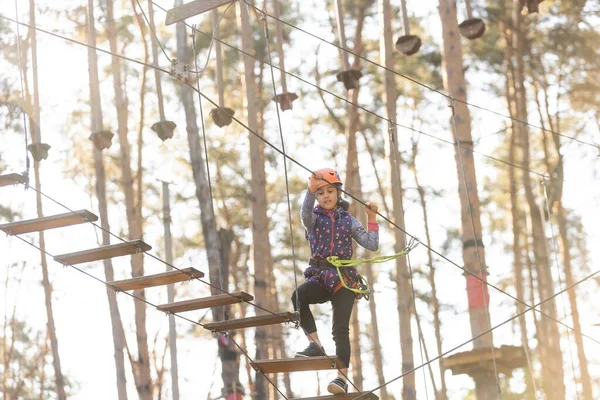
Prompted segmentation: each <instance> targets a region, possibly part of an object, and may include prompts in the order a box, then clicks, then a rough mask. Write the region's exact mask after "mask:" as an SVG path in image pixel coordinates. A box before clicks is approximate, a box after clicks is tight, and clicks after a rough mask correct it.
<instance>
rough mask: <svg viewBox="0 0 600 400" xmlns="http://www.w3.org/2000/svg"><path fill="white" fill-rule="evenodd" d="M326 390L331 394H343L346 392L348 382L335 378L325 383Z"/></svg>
mask: <svg viewBox="0 0 600 400" xmlns="http://www.w3.org/2000/svg"><path fill="white" fill-rule="evenodd" d="M327 391H328V392H329V393H331V394H345V393H348V384H347V383H346V381H345V380H343V379H342V378H335V379H334V380H332V381H331V382H329V385H327Z"/></svg>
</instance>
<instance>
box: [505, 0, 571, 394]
mask: <svg viewBox="0 0 600 400" xmlns="http://www.w3.org/2000/svg"><path fill="white" fill-rule="evenodd" d="M514 7H515V8H514V12H513V46H514V48H515V60H516V68H515V76H514V86H515V88H514V91H515V103H516V112H517V118H518V119H519V120H521V121H527V97H526V92H525V73H524V60H523V56H524V40H525V30H526V26H525V25H524V24H523V23H522V22H523V18H522V16H521V13H520V10H521V6H520V5H519V3H518V2H517V1H515V2H514ZM513 129H516V130H517V131H518V132H519V141H520V142H521V146H522V147H523V153H522V157H523V161H522V165H523V168H525V169H529V164H530V162H529V159H530V155H529V151H530V150H529V147H530V144H529V133H528V129H527V125H525V124H521V123H518V124H517V123H513ZM523 184H524V187H525V197H526V199H527V204H528V206H529V212H530V216H531V233H532V237H533V254H534V260H535V269H536V272H537V278H538V291H539V295H540V299H541V300H545V299H548V298H549V297H551V296H552V295H553V294H554V283H553V280H552V272H551V270H550V262H549V259H548V249H547V243H546V237H545V233H544V227H543V222H542V215H541V213H540V209H539V206H538V204H537V203H536V198H535V195H534V193H533V187H532V182H531V177H530V175H529V174H528V173H524V174H523ZM541 310H542V311H543V312H544V313H545V314H547V315H550V316H552V317H556V304H555V301H554V300H552V301H547V302H545V303H544V304H542V305H541ZM538 337H539V340H538V342H539V343H540V346H539V348H540V355H541V361H542V378H543V386H544V391H545V392H546V396H547V397H548V398H552V399H553V400H554V399H556V400H563V399H564V398H565V385H564V370H563V357H562V353H561V349H560V335H559V332H558V326H557V324H556V323H555V322H554V321H552V320H550V319H549V318H541V319H540V321H539V329H538Z"/></svg>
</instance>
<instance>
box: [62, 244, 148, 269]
mask: <svg viewBox="0 0 600 400" xmlns="http://www.w3.org/2000/svg"><path fill="white" fill-rule="evenodd" d="M150 249H152V246H150V245H149V244H146V243H144V242H143V241H141V240H133V241H131V242H126V243H119V244H111V245H108V246H100V247H98V248H95V249H89V250H83V251H78V252H76V253H68V254H61V255H58V256H56V257H54V261H56V262H59V263H61V264H63V265H74V264H81V263H85V262H92V261H98V260H104V259H107V258H113V257H120V256H126V255H130V254H136V253H140V252H142V251H148V250H150Z"/></svg>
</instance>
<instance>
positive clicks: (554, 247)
mask: <svg viewBox="0 0 600 400" xmlns="http://www.w3.org/2000/svg"><path fill="white" fill-rule="evenodd" d="M541 185H542V190H543V192H544V201H545V203H546V211H547V212H548V223H549V225H550V232H551V234H552V253H553V255H554V262H555V263H556V275H557V276H558V288H559V289H561V290H562V288H563V282H562V277H561V273H560V262H559V260H558V248H557V243H556V241H557V240H556V236H555V234H554V224H553V223H552V214H551V210H550V201H549V200H548V190H547V185H548V181H546V179H545V178H544V180H542V182H541ZM559 206H560V205H559ZM542 218H543V217H542ZM563 251H569V249H567V248H565V249H564V250H563ZM565 267H566V266H565ZM561 300H562V308H563V314H564V315H565V317H564V318H565V320H567V318H568V317H567V306H566V305H565V295H564V294H562V295H561ZM571 311H572V310H571ZM571 314H572V313H571ZM571 342H572V340H571V332H569V331H568V330H567V343H569V356H570V357H571V372H573V382H577V376H576V375H575V361H574V357H573V346H572V343H571ZM559 347H560V345H559ZM575 395H576V396H577V400H579V387H578V386H577V385H575Z"/></svg>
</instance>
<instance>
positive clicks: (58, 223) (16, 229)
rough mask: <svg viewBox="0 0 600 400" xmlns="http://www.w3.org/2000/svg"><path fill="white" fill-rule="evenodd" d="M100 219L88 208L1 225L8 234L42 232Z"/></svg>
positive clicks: (0, 228)
mask: <svg viewBox="0 0 600 400" xmlns="http://www.w3.org/2000/svg"><path fill="white" fill-rule="evenodd" d="M94 221H98V216H96V215H95V214H92V213H91V212H89V211H87V210H79V211H73V212H68V213H64V214H57V215H51V216H49V217H42V218H34V219H28V220H24V221H18V222H12V223H10V224H3V225H0V230H1V231H3V232H5V233H6V234H7V235H21V234H24V233H31V232H41V231H46V230H49V229H56V228H63V227H66V226H71V225H78V224H84V223H86V222H94Z"/></svg>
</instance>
